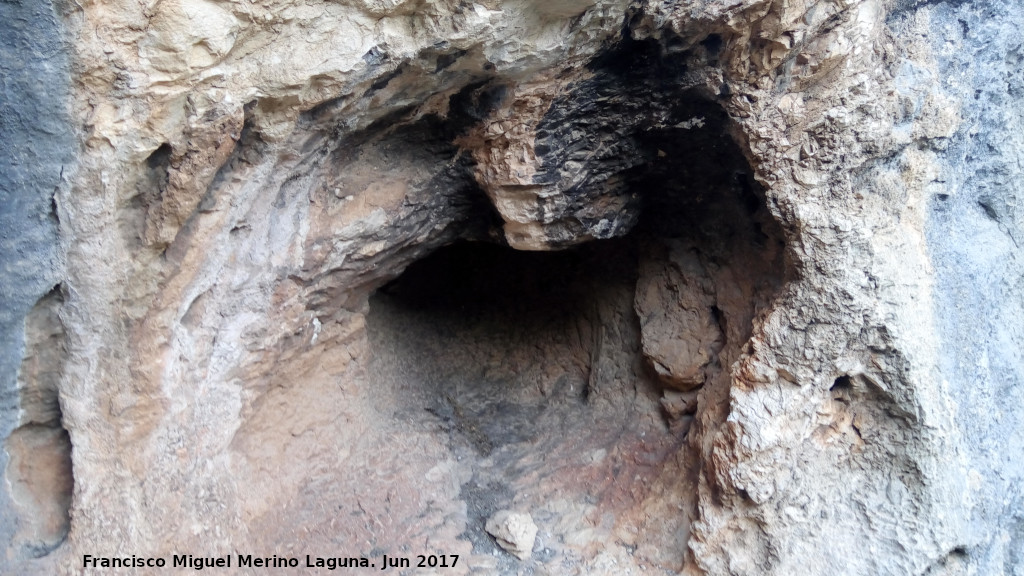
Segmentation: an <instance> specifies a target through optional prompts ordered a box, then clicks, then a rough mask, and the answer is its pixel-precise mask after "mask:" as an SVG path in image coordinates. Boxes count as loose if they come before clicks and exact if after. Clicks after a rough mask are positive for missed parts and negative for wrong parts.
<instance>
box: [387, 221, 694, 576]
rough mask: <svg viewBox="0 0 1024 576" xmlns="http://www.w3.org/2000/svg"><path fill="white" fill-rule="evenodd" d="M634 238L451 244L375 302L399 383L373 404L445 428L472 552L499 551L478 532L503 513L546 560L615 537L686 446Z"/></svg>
mask: <svg viewBox="0 0 1024 576" xmlns="http://www.w3.org/2000/svg"><path fill="white" fill-rule="evenodd" d="M640 244H641V243H640V242H639V241H638V240H637V239H635V238H629V239H618V240H609V241H604V242H597V243H590V244H586V245H583V246H579V247H575V248H572V249H569V250H565V251H559V252H540V253H537V252H518V251H514V250H512V249H510V248H506V247H502V246H497V245H493V244H486V243H479V242H463V243H458V244H454V245H451V246H448V247H445V248H442V249H440V250H438V251H436V252H435V253H433V254H431V255H430V256H428V257H427V258H425V259H423V260H420V261H418V262H416V263H414V264H413V265H411V266H410V267H409V268H408V269H407V270H406V271H405V273H404V274H403V275H402V276H401V277H399V278H398V279H397V280H395V281H394V282H392V283H390V284H389V285H387V286H385V287H384V288H382V289H381V290H379V291H378V292H377V294H376V295H375V296H374V297H373V298H372V299H371V301H370V316H369V319H368V329H369V332H370V338H371V346H372V347H373V350H374V370H373V371H374V373H375V378H376V379H377V381H378V385H380V386H383V387H387V388H389V389H390V392H391V393H388V394H375V397H376V398H378V399H380V400H381V401H383V402H384V404H383V405H380V406H379V409H380V410H381V411H383V412H385V413H390V414H392V416H393V417H394V418H396V419H398V420H399V421H401V422H403V423H404V425H406V426H408V427H410V428H412V429H419V430H427V431H430V432H431V433H434V434H437V435H440V436H442V437H444V441H445V442H447V444H448V446H449V448H450V450H451V451H452V453H453V454H454V456H455V459H456V460H457V461H458V462H459V463H460V464H461V465H462V466H464V467H465V474H464V476H463V478H464V479H465V482H464V483H463V484H462V486H461V493H460V497H461V498H462V499H463V500H464V501H465V502H466V504H467V507H468V509H467V527H466V533H465V537H467V538H469V539H470V540H471V541H472V542H473V544H474V549H475V550H476V551H478V552H487V553H489V552H492V551H493V547H494V546H493V543H492V542H491V541H490V539H489V537H488V536H487V535H486V534H485V533H484V531H483V527H484V524H485V522H486V520H487V518H488V517H490V515H491V514H493V513H494V512H496V511H498V510H501V509H516V510H523V511H529V512H530V513H531V514H532V516H533V518H534V521H535V522H536V523H537V524H538V526H540V527H541V528H542V530H541V532H540V535H539V537H538V541H537V545H536V546H535V548H534V550H535V552H534V560H537V561H543V560H545V559H547V558H552V557H554V556H556V555H561V553H564V548H565V547H567V546H568V547H571V548H581V549H585V548H587V547H590V546H598V545H600V544H602V543H603V542H605V541H608V540H611V539H621V535H616V534H615V531H616V530H617V529H621V528H622V525H623V522H624V521H625V524H629V523H630V520H629V519H628V517H629V516H630V515H631V514H636V513H637V512H638V510H636V509H635V508H636V505H637V504H638V501H642V500H644V499H645V497H646V496H645V495H644V493H645V492H648V491H650V490H651V489H652V485H653V484H654V483H655V482H656V480H657V478H658V477H660V476H661V475H662V473H663V472H664V468H665V466H666V465H668V462H667V460H668V457H669V455H670V454H673V453H676V452H678V451H679V449H680V446H681V445H682V443H683V442H684V441H685V437H686V430H685V428H684V427H683V426H672V425H671V423H670V422H669V421H667V420H666V418H665V415H664V414H663V411H662V408H661V404H660V398H661V396H662V390H661V387H660V386H659V385H658V384H657V382H656V378H654V377H653V375H652V374H651V373H650V370H649V369H648V368H647V367H646V365H645V363H644V359H643V356H642V354H641V331H640V323H639V321H638V318H637V315H636V313H635V312H634V311H633V301H634V290H635V286H636V282H637V270H638V259H639V251H640V250H641V245H640ZM633 524H635V522H633ZM545 526H546V527H548V529H547V530H544V527H545ZM556 526H561V527H562V528H561V529H555V528H554V527H556ZM634 528H635V526H634ZM502 557H503V558H505V557H504V556H502ZM504 561H505V562H506V563H507V562H511V558H510V557H508V558H505V560H504Z"/></svg>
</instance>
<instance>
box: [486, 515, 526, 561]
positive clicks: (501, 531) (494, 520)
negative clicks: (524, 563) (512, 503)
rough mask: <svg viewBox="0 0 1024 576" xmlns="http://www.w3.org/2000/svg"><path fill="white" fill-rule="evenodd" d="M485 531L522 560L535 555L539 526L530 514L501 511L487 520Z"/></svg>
mask: <svg viewBox="0 0 1024 576" xmlns="http://www.w3.org/2000/svg"><path fill="white" fill-rule="evenodd" d="M485 529H486V530H487V533H488V534H490V535H491V536H494V539H495V540H496V541H497V542H498V545H499V546H501V547H502V548H504V549H505V550H508V551H509V552H510V553H512V554H514V555H515V556H516V557H517V558H519V559H520V560H526V559H527V558H529V557H530V555H531V554H532V553H533V543H534V541H535V540H536V539H537V525H536V524H534V523H533V518H532V517H531V516H530V515H529V514H524V513H521V512H512V511H511V510H499V511H497V512H495V513H494V515H493V516H491V517H490V518H488V519H487V525H486V527H485Z"/></svg>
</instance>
